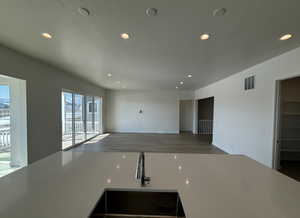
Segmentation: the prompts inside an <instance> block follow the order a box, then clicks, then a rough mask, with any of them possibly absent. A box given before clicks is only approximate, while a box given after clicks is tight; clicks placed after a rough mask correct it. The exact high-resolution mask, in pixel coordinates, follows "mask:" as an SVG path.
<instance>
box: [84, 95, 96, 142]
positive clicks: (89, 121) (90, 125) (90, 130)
mask: <svg viewBox="0 0 300 218" xmlns="http://www.w3.org/2000/svg"><path fill="white" fill-rule="evenodd" d="M94 131H95V123H94V97H92V96H87V97H86V137H87V138H91V137H93V136H94Z"/></svg>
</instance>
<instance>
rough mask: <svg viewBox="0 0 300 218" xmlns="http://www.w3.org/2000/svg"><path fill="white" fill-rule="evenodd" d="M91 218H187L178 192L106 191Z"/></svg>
mask: <svg viewBox="0 0 300 218" xmlns="http://www.w3.org/2000/svg"><path fill="white" fill-rule="evenodd" d="M89 217H90V218H93V217H98V218H99V217H102V218H119V217H122V218H127V217H143V218H154V217H155V218H160V217H163V218H167V217H168V218H175V217H178V218H179V217H180V218H185V214H184V210H183V207H182V203H181V200H180V197H179V194H178V193H177V192H171V191H170V192H169V191H144V190H142V191H140V190H111V189H108V190H105V191H104V193H103V194H102V196H101V197H100V199H99V201H98V203H97V204H96V206H95V208H94V210H93V211H92V213H91V215H90V216H89Z"/></svg>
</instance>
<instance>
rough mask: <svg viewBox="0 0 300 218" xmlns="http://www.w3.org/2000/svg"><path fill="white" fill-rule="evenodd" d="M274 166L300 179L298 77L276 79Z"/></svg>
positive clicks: (299, 94) (299, 87)
mask: <svg viewBox="0 0 300 218" xmlns="http://www.w3.org/2000/svg"><path fill="white" fill-rule="evenodd" d="M277 89H278V90H277V103H276V111H277V113H276V114H277V116H276V122H275V123H276V132H275V135H276V146H275V153H274V159H275V161H274V168H275V169H277V170H279V171H280V172H281V173H283V174H285V175H287V176H289V177H292V178H294V179H296V180H298V181H300V77H296V78H291V79H286V80H281V81H278V84H277Z"/></svg>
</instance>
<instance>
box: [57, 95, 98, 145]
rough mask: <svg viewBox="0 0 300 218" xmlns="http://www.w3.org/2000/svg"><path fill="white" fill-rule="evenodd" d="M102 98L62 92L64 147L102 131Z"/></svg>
mask: <svg viewBox="0 0 300 218" xmlns="http://www.w3.org/2000/svg"><path fill="white" fill-rule="evenodd" d="M101 104H102V99H101V98H100V97H95V96H84V95H81V94H76V93H71V92H62V149H66V148H68V147H70V146H72V145H75V144H78V143H81V142H83V141H85V140H87V139H90V138H92V137H94V136H96V135H98V134H100V133H102V119H101V118H102V116H101V115H102V114H101V112H102V111H101V110H102V106H101Z"/></svg>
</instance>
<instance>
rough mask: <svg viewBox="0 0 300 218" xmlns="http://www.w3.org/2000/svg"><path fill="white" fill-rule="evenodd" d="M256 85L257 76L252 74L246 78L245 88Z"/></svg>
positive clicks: (248, 88) (251, 87)
mask: <svg viewBox="0 0 300 218" xmlns="http://www.w3.org/2000/svg"><path fill="white" fill-rule="evenodd" d="M254 87H255V76H250V77H247V78H246V79H245V87H244V88H245V90H250V89H254Z"/></svg>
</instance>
